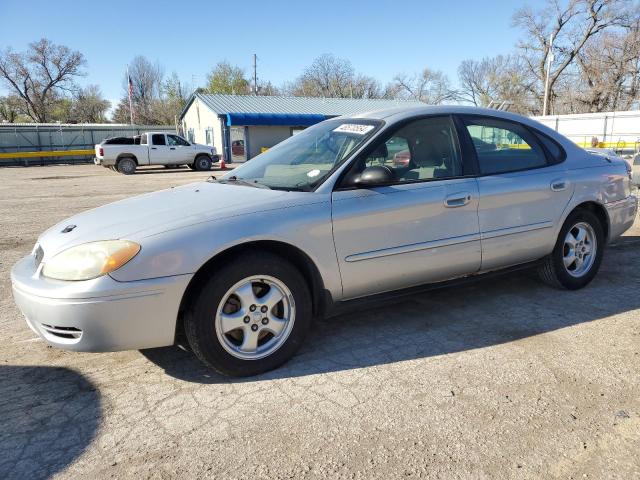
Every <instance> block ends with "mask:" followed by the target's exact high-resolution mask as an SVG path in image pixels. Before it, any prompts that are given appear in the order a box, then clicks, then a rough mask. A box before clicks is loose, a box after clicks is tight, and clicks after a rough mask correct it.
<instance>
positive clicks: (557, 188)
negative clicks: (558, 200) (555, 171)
mask: <svg viewBox="0 0 640 480" xmlns="http://www.w3.org/2000/svg"><path fill="white" fill-rule="evenodd" d="M566 188H567V181H566V180H554V181H552V182H551V190H553V191H554V192H561V191H562V190H566Z"/></svg>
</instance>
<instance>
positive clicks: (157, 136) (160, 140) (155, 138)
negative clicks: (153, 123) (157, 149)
mask: <svg viewBox="0 0 640 480" xmlns="http://www.w3.org/2000/svg"><path fill="white" fill-rule="evenodd" d="M151 142H153V144H154V145H166V142H165V139H164V135H163V134H161V133H154V134H153V135H151Z"/></svg>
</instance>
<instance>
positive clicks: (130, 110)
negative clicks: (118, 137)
mask: <svg viewBox="0 0 640 480" xmlns="http://www.w3.org/2000/svg"><path fill="white" fill-rule="evenodd" d="M127 79H128V81H129V120H130V121H131V125H133V80H131V75H129V67H128V66H127Z"/></svg>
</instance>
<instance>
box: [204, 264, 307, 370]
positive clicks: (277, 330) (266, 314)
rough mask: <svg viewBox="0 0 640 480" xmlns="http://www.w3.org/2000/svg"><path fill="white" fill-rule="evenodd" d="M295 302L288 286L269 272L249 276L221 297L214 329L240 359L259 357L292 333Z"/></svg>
mask: <svg viewBox="0 0 640 480" xmlns="http://www.w3.org/2000/svg"><path fill="white" fill-rule="evenodd" d="M294 321H295V305H294V302H293V295H292V294H291V291H290V290H289V288H288V287H287V286H286V285H285V284H284V283H282V282H281V281H280V280H278V279H277V278H274V277H270V276H251V277H248V278H245V279H243V280H241V281H239V282H238V283H236V284H235V285H233V286H232V287H231V288H230V289H229V290H227V292H226V293H225V294H224V296H223V297H222V301H221V302H220V305H219V307H218V311H217V312H216V316H215V330H216V335H217V336H218V340H219V341H220V344H221V345H222V347H223V348H224V349H225V350H226V351H227V352H228V353H229V354H231V355H233V356H234V357H236V358H240V359H242V360H258V359H261V358H264V357H267V356H269V355H271V354H272V353H274V352H275V351H276V350H278V348H280V347H281V346H282V345H283V344H284V342H285V341H286V340H287V337H288V336H289V334H290V333H291V329H292V328H293V323H294Z"/></svg>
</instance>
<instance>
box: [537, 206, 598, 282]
mask: <svg viewBox="0 0 640 480" xmlns="http://www.w3.org/2000/svg"><path fill="white" fill-rule="evenodd" d="M604 243H605V236H604V230H603V227H602V224H601V223H600V220H599V219H598V217H597V216H596V215H594V214H593V213H592V212H590V211H588V210H578V211H576V212H573V213H571V214H570V215H569V217H568V218H567V220H566V221H565V222H564V225H563V226H562V229H561V230H560V235H558V240H557V242H556V245H555V247H554V249H553V252H552V253H551V255H549V256H548V257H547V258H545V260H544V263H543V264H542V265H541V266H540V268H539V270H538V273H539V275H540V277H541V278H542V280H543V281H544V282H545V283H547V284H549V285H551V286H554V287H558V288H566V289H568V290H577V289H579V288H582V287H585V286H586V285H588V284H589V282H591V280H593V278H594V277H595V276H596V273H598V269H599V268H600V263H601V262H602V256H603V253H604Z"/></svg>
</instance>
